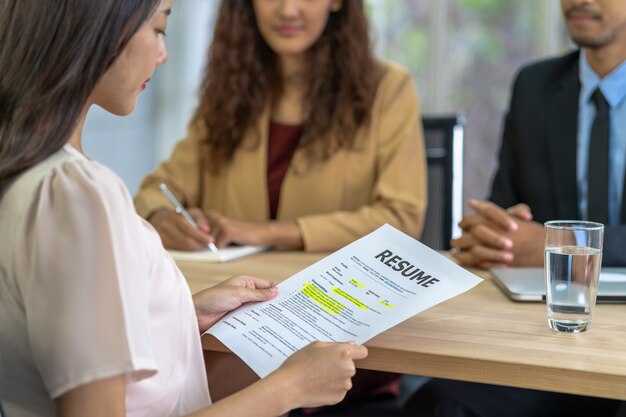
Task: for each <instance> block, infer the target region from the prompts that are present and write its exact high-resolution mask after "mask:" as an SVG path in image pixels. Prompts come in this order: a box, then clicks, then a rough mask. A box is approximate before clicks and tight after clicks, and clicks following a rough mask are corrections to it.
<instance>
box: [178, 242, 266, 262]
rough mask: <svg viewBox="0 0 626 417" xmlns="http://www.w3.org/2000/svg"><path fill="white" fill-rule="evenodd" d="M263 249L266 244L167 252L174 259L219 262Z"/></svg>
mask: <svg viewBox="0 0 626 417" xmlns="http://www.w3.org/2000/svg"><path fill="white" fill-rule="evenodd" d="M264 250H267V246H229V247H226V248H222V249H220V250H219V251H218V252H211V251H210V250H208V249H207V250H201V251H192V252H188V251H178V250H170V251H168V252H169V253H170V255H172V258H174V260H175V261H186V262H210V263H220V262H228V261H232V260H234V259H239V258H241V257H243V256H248V255H252V254H253V253H258V252H262V251H264Z"/></svg>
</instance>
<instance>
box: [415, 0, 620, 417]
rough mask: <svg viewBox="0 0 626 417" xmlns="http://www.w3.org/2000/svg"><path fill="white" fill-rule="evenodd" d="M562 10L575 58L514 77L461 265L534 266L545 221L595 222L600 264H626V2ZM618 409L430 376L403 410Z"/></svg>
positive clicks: (607, 403)
mask: <svg viewBox="0 0 626 417" xmlns="http://www.w3.org/2000/svg"><path fill="white" fill-rule="evenodd" d="M561 6H562V9H563V14H564V17H565V20H566V23H567V28H568V30H569V32H570V35H571V37H572V39H573V40H574V41H575V42H576V43H577V44H578V45H579V46H580V47H581V51H580V52H578V51H577V52H574V53H570V54H568V55H565V56H563V57H560V58H556V59H550V60H546V61H542V62H538V63H535V64H533V65H530V66H528V67H525V68H524V69H522V71H521V72H520V73H519V75H518V77H517V79H516V81H515V84H514V87H513V95H512V99H511V105H510V109H509V113H508V115H507V117H506V121H505V127H504V136H503V140H502V147H501V151H500V165H499V168H498V171H497V173H496V176H495V179H494V181H493V185H492V191H491V196H490V199H489V200H490V201H476V200H471V201H470V206H471V207H472V208H473V209H474V210H475V213H474V214H471V215H467V216H465V217H464V218H463V220H462V222H461V228H462V229H463V235H462V236H461V237H460V238H458V239H454V240H453V241H452V242H451V244H452V247H453V248H455V251H454V252H453V253H454V256H455V257H456V258H457V259H458V260H459V262H460V263H461V264H464V265H470V266H478V267H482V268H490V267H493V266H501V265H516V266H540V265H543V240H544V232H543V225H542V222H544V221H547V220H552V219H589V220H595V221H600V222H602V223H604V224H605V225H606V229H605V242H604V256H603V261H604V264H605V265H625V264H626V204H624V203H622V200H626V198H623V197H622V195H623V194H624V193H623V184H624V171H625V170H626V63H625V61H626V1H625V0H561ZM601 140H603V141H601ZM505 207H506V208H505ZM618 407H619V403H618V402H617V401H613V400H607V399H601V398H589V397H581V396H575V395H566V394H557V393H550V392H542V391H531V390H525V389H520V388H509V387H501V386H495V385H481V384H474V383H468V382H460V381H446V380H437V379H435V380H431V381H430V382H428V383H427V384H426V385H425V386H424V387H422V388H421V389H420V390H419V391H418V392H417V394H416V395H414V396H413V398H412V399H411V400H410V401H409V402H408V403H407V415H409V416H413V417H421V416H430V417H492V416H493V417H498V416H528V417H539V416H545V417H553V416H568V417H571V416H579V415H590V416H594V417H598V416H612V415H614V414H615V412H616V410H617V408H618Z"/></svg>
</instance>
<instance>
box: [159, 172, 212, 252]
mask: <svg viewBox="0 0 626 417" xmlns="http://www.w3.org/2000/svg"><path fill="white" fill-rule="evenodd" d="M159 188H160V189H161V192H162V193H163V195H165V197H166V198H167V199H168V201H169V202H170V203H171V204H172V205H173V206H174V211H172V210H166V209H163V210H158V211H156V212H155V213H154V214H152V216H150V218H149V221H150V223H152V225H153V226H154V227H155V228H156V229H157V231H158V232H159V235H161V239H162V240H163V245H164V246H165V247H166V248H168V249H179V250H200V249H206V248H208V249H209V250H211V251H212V252H217V251H218V249H217V247H216V246H215V244H214V243H213V237H212V236H211V235H210V234H209V230H208V224H207V223H206V221H205V215H204V213H203V212H202V211H201V210H200V209H197V208H192V209H189V212H188V211H187V210H185V208H184V207H183V206H182V205H181V204H180V202H179V201H178V199H177V198H176V197H175V196H174V195H173V194H172V192H171V191H170V190H169V189H168V188H167V185H165V184H161V185H160V186H159Z"/></svg>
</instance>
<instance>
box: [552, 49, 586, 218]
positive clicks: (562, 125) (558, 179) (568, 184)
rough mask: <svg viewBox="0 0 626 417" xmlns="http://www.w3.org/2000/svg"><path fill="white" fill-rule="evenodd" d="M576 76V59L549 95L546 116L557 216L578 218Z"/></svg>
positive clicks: (578, 84) (577, 94)
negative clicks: (551, 94) (553, 91)
mask: <svg viewBox="0 0 626 417" xmlns="http://www.w3.org/2000/svg"><path fill="white" fill-rule="evenodd" d="M579 94H580V80H579V75H578V59H576V64H575V65H570V66H569V67H568V68H567V69H566V71H565V72H564V73H563V74H562V76H561V77H560V81H559V84H558V86H557V89H556V91H555V93H554V95H553V97H552V100H551V103H550V107H549V117H548V121H549V124H548V155H549V156H548V157H549V165H550V170H551V173H552V189H553V190H554V192H555V193H556V206H557V213H556V214H557V216H558V217H559V218H561V219H575V218H580V214H579V210H578V187H577V181H576V153H577V152H576V150H577V142H578V96H579Z"/></svg>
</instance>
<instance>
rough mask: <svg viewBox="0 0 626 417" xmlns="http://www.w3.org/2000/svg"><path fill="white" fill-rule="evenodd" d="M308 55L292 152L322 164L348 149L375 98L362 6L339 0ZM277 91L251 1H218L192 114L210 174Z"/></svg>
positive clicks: (271, 56)
mask: <svg viewBox="0 0 626 417" xmlns="http://www.w3.org/2000/svg"><path fill="white" fill-rule="evenodd" d="M310 55H311V65H310V66H309V68H310V69H311V70H310V72H309V74H308V77H309V81H308V85H309V86H310V88H309V91H308V99H307V102H306V103H304V108H305V111H306V113H305V114H306V116H305V120H304V122H303V127H304V130H303V132H304V133H303V135H302V138H301V139H300V143H299V147H301V148H305V149H306V155H307V158H308V159H309V161H324V160H326V159H328V158H329V157H330V156H331V155H332V154H333V153H335V152H336V151H338V150H339V149H352V148H353V147H354V145H355V137H356V131H357V129H359V127H361V126H362V125H364V124H366V123H368V121H369V116H370V110H371V107H372V103H373V101H374V96H375V94H376V86H377V84H378V81H379V66H378V64H377V62H376V59H375V58H374V55H373V52H372V48H371V43H370V36H369V24H368V21H367V17H366V15H365V11H364V7H363V1H362V0H343V3H342V6H341V9H340V10H339V11H337V12H332V13H331V14H330V16H329V19H328V23H327V25H326V28H325V29H324V31H323V33H322V35H321V36H320V39H318V41H317V42H316V43H315V44H314V45H313V46H312V48H311V54H310ZM281 92H282V84H281V75H280V70H279V67H278V59H277V55H276V54H275V53H274V52H273V51H272V50H271V49H270V47H269V46H268V44H267V43H266V42H265V40H264V39H263V37H262V36H261V33H260V31H259V28H258V26H257V23H256V18H255V15H254V10H253V6H252V0H224V1H222V3H221V6H220V10H219V14H218V17H217V21H216V25H215V32H214V35H213V44H212V46H211V48H210V51H209V61H208V64H207V67H206V70H205V76H204V81H203V83H202V87H201V95H200V104H199V107H198V109H197V111H196V115H195V120H198V121H200V122H201V123H202V124H204V126H205V127H206V129H207V132H209V133H208V134H207V137H206V138H205V140H204V143H205V144H206V145H208V146H209V147H210V150H211V152H210V155H211V158H210V160H209V161H208V162H209V163H210V165H209V166H210V167H211V168H210V169H211V170H212V171H216V172H217V171H219V170H220V168H221V167H222V166H224V165H225V164H227V163H228V162H229V161H230V160H231V159H232V157H233V155H234V153H235V151H236V150H237V148H238V147H239V146H240V145H241V143H242V141H243V137H244V134H245V133H246V131H247V130H248V129H250V128H251V127H252V126H254V124H255V122H256V121H257V119H258V118H259V117H260V115H261V113H262V112H263V108H264V107H265V106H266V105H267V103H268V99H269V98H271V97H277V96H280V94H281ZM320 145H322V146H320Z"/></svg>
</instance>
